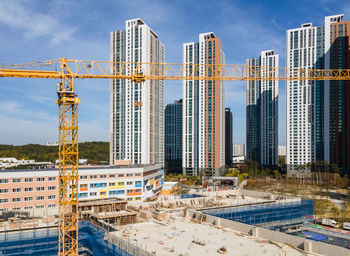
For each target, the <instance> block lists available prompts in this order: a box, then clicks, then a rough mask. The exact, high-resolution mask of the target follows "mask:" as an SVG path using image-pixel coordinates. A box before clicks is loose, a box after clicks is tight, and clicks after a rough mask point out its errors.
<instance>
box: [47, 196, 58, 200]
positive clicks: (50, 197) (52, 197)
mask: <svg viewBox="0 0 350 256" xmlns="http://www.w3.org/2000/svg"><path fill="white" fill-rule="evenodd" d="M47 199H50V200H52V199H56V196H55V195H50V196H48V197H47Z"/></svg>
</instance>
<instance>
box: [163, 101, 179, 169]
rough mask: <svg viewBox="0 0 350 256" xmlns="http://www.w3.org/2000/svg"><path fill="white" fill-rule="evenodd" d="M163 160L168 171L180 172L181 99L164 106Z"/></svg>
mask: <svg viewBox="0 0 350 256" xmlns="http://www.w3.org/2000/svg"><path fill="white" fill-rule="evenodd" d="M165 161H166V163H167V165H168V166H167V167H168V168H167V171H168V173H170V172H175V173H180V172H182V99H181V100H175V101H174V103H173V104H167V105H166V107H165Z"/></svg>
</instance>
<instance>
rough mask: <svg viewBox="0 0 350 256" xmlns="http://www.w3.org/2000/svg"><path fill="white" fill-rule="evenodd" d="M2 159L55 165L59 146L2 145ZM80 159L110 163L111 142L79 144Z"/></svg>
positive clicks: (94, 162)
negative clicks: (11, 158) (12, 158)
mask: <svg viewBox="0 0 350 256" xmlns="http://www.w3.org/2000/svg"><path fill="white" fill-rule="evenodd" d="M2 157H15V158H17V159H18V160H20V159H26V160H28V159H33V160H35V161H36V162H47V161H48V162H52V163H55V161H56V159H58V146H45V145H39V144H27V145H22V146H13V145H2V144H0V158H2ZM79 158H83V159H88V162H89V163H92V164H98V163H108V161H109V142H102V141H92V142H81V143H79Z"/></svg>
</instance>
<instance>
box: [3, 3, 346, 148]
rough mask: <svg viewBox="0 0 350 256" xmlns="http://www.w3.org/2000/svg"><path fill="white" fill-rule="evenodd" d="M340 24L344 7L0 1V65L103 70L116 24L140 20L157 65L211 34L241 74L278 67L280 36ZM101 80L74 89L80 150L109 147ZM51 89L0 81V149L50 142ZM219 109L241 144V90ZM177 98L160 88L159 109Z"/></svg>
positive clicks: (105, 85) (177, 87)
mask: <svg viewBox="0 0 350 256" xmlns="http://www.w3.org/2000/svg"><path fill="white" fill-rule="evenodd" d="M334 14H345V20H349V19H350V1H347V0H332V1H331V0H319V1H315V0H305V1H277V0H264V1H259V0H254V1H253V0H252V1H251V0H242V1H241V0H234V1H233V0H231V1H229V0H213V1H207V0H147V1H146V0H144V1H142V0H132V1H125V0H100V1H93V0H80V1H71V0H57V1H54V0H52V1H45V0H41V1H40V0H30V1H29V0H18V1H17V0H1V1H0V45H1V47H0V65H7V64H17V63H25V62H32V61H42V60H49V59H58V58H62V57H65V58H67V59H78V60H109V35H110V32H111V31H113V30H124V29H125V20H127V19H132V18H141V19H142V20H143V21H144V22H145V23H146V24H147V25H148V26H149V27H151V28H152V29H153V30H154V31H155V32H156V33H157V34H158V36H159V39H160V41H161V42H162V43H163V44H164V45H165V47H166V57H165V58H166V62H168V63H180V62H182V44H183V43H186V42H193V41H198V35H199V34H200V33H204V32H214V33H215V35H216V36H217V37H219V38H220V39H221V45H222V49H223V50H224V52H225V55H226V63H227V64H245V61H246V59H247V58H253V57H258V56H259V54H260V52H261V51H263V50H271V49H273V50H275V52H276V53H277V54H279V57H280V66H281V67H284V66H285V65H286V64H285V34H286V30H287V29H292V28H297V27H300V25H301V24H302V23H306V22H312V23H313V24H314V25H317V26H318V25H322V24H323V20H324V16H328V15H334ZM109 85H110V82H109V81H108V80H93V79H90V80H82V81H76V91H77V93H78V97H79V98H80V99H81V103H80V105H79V141H109V130H110V124H109ZM55 90H56V81H54V80H49V79H24V78H0V144H13V145H23V144H27V143H38V144H45V143H46V142H52V141H56V140H58V107H57V105H56V103H55V102H56V98H57V95H56V91H55ZM225 94H226V102H225V105H226V107H229V108H231V111H232V112H233V116H234V143H245V137H246V132H245V122H246V121H245V120H246V118H245V117H246V112H245V103H246V92H245V82H226V91H225ZM181 97H182V82H181V81H166V88H165V103H172V102H173V101H174V100H176V99H180V98H181ZM278 100H279V120H278V122H279V145H285V143H286V94H285V82H280V83H279V98H278Z"/></svg>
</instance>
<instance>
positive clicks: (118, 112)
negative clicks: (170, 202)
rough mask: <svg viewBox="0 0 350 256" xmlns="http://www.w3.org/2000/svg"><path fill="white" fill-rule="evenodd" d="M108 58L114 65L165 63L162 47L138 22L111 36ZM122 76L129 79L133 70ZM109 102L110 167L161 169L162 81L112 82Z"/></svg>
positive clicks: (146, 27) (127, 22)
mask: <svg viewBox="0 0 350 256" xmlns="http://www.w3.org/2000/svg"><path fill="white" fill-rule="evenodd" d="M110 54H111V56H110V60H111V61H115V62H118V61H125V62H156V63H161V62H164V61H165V59H164V55H165V47H164V45H163V44H162V43H161V42H160V41H159V39H158V36H157V34H156V33H155V32H154V31H153V30H152V29H151V28H150V27H148V26H147V25H146V24H145V23H144V22H143V21H142V20H141V19H132V20H127V21H126V22H125V30H124V31H122V30H118V31H113V32H111V35H110ZM115 66H116V68H118V64H115ZM145 68H147V67H145ZM123 72H125V74H128V75H130V74H131V72H134V67H132V66H131V70H124V71H123ZM110 102H111V104H110V108H111V110H110V131H111V136H110V140H111V141H110V164H111V165H113V164H114V163H116V161H118V160H129V161H130V162H131V164H162V165H163V162H164V81H163V80H147V81H146V82H144V83H142V84H137V83H134V82H131V81H130V80H122V79H115V80H112V81H111V98H110Z"/></svg>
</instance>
